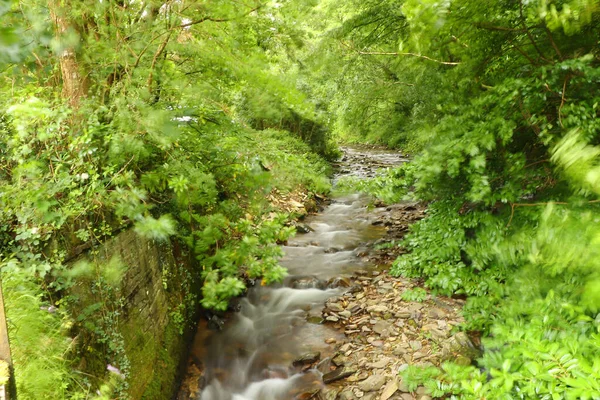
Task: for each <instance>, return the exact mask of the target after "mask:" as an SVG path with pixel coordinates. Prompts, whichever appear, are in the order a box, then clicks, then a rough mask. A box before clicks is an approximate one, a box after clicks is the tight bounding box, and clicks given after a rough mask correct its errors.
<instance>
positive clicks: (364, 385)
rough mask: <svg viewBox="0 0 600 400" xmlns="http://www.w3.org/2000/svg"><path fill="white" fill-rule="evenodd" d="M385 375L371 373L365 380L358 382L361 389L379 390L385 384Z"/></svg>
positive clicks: (366, 390) (365, 390)
mask: <svg viewBox="0 0 600 400" xmlns="http://www.w3.org/2000/svg"><path fill="white" fill-rule="evenodd" d="M385 380H386V379H385V376H383V375H371V376H370V377H368V378H367V379H365V380H364V381H362V382H360V383H359V384H358V387H359V388H360V390H362V391H364V392H372V391H374V390H379V389H381V387H382V386H383V385H384V384H385Z"/></svg>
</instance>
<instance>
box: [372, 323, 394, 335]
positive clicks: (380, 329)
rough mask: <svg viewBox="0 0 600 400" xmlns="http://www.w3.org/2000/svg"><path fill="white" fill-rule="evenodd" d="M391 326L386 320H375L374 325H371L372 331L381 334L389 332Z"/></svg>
mask: <svg viewBox="0 0 600 400" xmlns="http://www.w3.org/2000/svg"><path fill="white" fill-rule="evenodd" d="M391 327H392V324H390V323H389V322H387V321H377V322H376V323H375V325H373V331H374V332H376V333H379V334H380V335H383V334H387V333H389V331H390V328H391Z"/></svg>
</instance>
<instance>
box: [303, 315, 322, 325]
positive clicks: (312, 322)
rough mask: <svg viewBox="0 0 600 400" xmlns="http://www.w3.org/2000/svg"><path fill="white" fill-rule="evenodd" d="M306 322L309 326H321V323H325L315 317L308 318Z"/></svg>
mask: <svg viewBox="0 0 600 400" xmlns="http://www.w3.org/2000/svg"><path fill="white" fill-rule="evenodd" d="M306 320H307V321H308V322H309V323H311V324H322V323H323V321H325V320H324V319H323V318H321V317H319V316H316V315H313V316H311V317H308V318H307V319H306Z"/></svg>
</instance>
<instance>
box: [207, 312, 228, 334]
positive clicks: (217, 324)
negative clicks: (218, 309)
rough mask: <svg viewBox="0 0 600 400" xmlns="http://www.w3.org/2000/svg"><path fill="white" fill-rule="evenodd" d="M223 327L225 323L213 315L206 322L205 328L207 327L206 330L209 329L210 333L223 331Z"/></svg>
mask: <svg viewBox="0 0 600 400" xmlns="http://www.w3.org/2000/svg"><path fill="white" fill-rule="evenodd" d="M224 325H225V321H223V319H221V318H219V317H217V316H216V315H213V316H212V317H210V319H209V320H208V325H207V326H208V329H210V330H211V331H220V330H222V329H223V326H224Z"/></svg>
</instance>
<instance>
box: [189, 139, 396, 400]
mask: <svg viewBox="0 0 600 400" xmlns="http://www.w3.org/2000/svg"><path fill="white" fill-rule="evenodd" d="M343 150H344V154H345V155H344V157H343V159H342V161H341V162H339V163H338V168H337V171H338V172H337V173H336V175H335V177H334V181H333V183H334V185H335V182H336V181H337V180H338V179H339V178H340V177H342V176H349V175H350V176H356V177H359V178H365V177H371V176H374V175H375V174H376V171H377V170H378V169H380V168H385V167H390V166H393V165H398V164H400V163H402V162H404V161H406V160H405V159H403V158H402V156H401V155H400V154H399V153H393V152H390V151H383V150H372V149H359V148H345V149H343ZM368 201H369V200H368V198H367V197H366V196H363V195H360V194H350V195H344V196H338V197H334V198H332V199H331V203H330V204H329V205H328V206H326V207H325V209H324V210H323V211H322V212H320V213H319V214H316V215H312V216H309V217H307V218H306V219H305V221H303V223H304V224H305V225H304V226H306V227H310V229H311V230H312V231H310V232H308V233H305V234H300V233H299V234H297V235H296V237H295V238H293V239H291V240H290V241H289V242H288V244H287V245H286V246H283V249H284V251H285V257H284V258H283V259H282V261H281V264H282V265H283V266H284V267H286V268H287V269H288V273H289V276H288V277H287V278H286V279H285V281H284V282H283V283H282V284H281V285H277V286H271V287H260V286H256V287H253V288H251V289H250V290H249V291H248V294H247V296H246V297H245V298H243V299H242V300H241V302H240V305H239V312H237V313H234V314H233V315H232V316H231V317H230V318H229V319H228V320H227V321H226V323H225V325H224V327H223V329H222V330H221V331H210V330H208V329H206V326H205V324H204V325H202V324H201V326H200V327H199V329H198V333H197V336H196V338H195V341H194V345H193V347H192V350H191V353H192V358H193V359H195V360H198V361H199V362H200V363H201V364H202V366H203V368H204V370H203V371H202V372H203V378H202V382H201V383H198V388H197V394H196V395H195V397H192V398H195V399H199V400H288V399H301V398H308V397H305V396H306V394H308V393H316V392H317V391H318V390H319V389H320V388H321V387H322V386H323V373H322V372H320V371H319V369H318V368H308V367H307V365H310V364H312V363H313V361H315V360H316V359H318V358H321V359H322V358H324V357H327V356H330V355H331V354H332V352H333V348H332V347H333V346H332V345H331V344H328V343H332V342H334V341H335V340H336V339H337V340H341V339H343V337H344V333H343V332H341V331H339V330H337V329H335V328H333V327H331V326H330V325H328V324H324V323H323V322H324V321H323V319H322V310H323V307H324V303H325V301H326V300H327V299H329V298H331V297H334V296H339V295H341V294H342V293H343V292H344V291H347V290H349V288H348V287H345V286H348V285H347V283H346V282H347V278H348V277H350V276H351V275H352V274H353V273H354V272H355V271H356V270H358V269H362V270H365V269H367V270H368V269H370V268H372V267H373V266H372V265H369V262H368V261H364V257H362V256H363V255H364V254H366V253H367V252H368V245H369V244H370V243H373V242H374V241H376V240H378V239H380V238H382V237H384V235H385V234H386V229H385V227H383V226H375V225H373V221H374V219H375V217H376V216H377V215H378V213H384V212H385V211H386V210H385V209H384V208H375V209H373V210H370V211H369V210H368V209H367V204H368ZM317 353H318V354H317ZM311 358H314V360H311ZM193 368H196V369H198V368H199V367H198V366H196V365H193ZM187 398H189V397H187Z"/></svg>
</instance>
